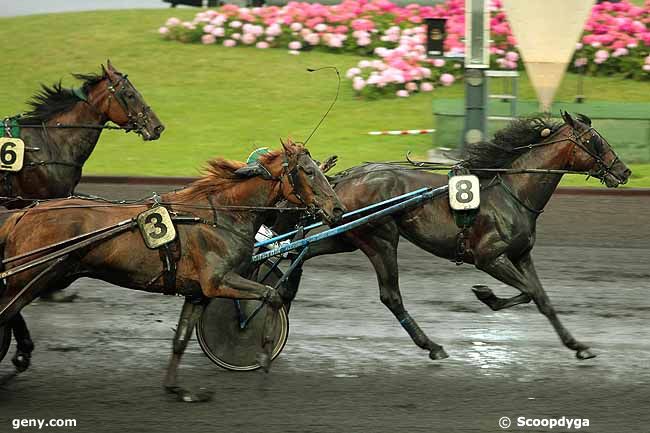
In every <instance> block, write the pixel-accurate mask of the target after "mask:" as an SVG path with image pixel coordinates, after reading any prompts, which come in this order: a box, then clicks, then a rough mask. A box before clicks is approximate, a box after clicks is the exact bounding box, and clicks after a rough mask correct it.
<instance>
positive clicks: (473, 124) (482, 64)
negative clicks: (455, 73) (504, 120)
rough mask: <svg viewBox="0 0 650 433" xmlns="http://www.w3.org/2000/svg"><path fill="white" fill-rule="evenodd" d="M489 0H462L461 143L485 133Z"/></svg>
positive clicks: (474, 140)
mask: <svg viewBox="0 0 650 433" xmlns="http://www.w3.org/2000/svg"><path fill="white" fill-rule="evenodd" d="M488 1H489V0H465V125H464V128H463V137H462V139H461V143H463V144H470V143H477V142H479V141H482V140H485V138H486V136H487V100H488V97H487V85H486V82H485V80H486V76H485V71H486V70H487V69H488V68H489V67H490V50H489V40H490V16H489V5H488Z"/></svg>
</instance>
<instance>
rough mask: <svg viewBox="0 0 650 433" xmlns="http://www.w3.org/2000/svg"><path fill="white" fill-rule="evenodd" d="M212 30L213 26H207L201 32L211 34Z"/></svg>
mask: <svg viewBox="0 0 650 433" xmlns="http://www.w3.org/2000/svg"><path fill="white" fill-rule="evenodd" d="M213 29H214V26H213V25H212V24H208V25H206V26H203V31H204V32H205V33H212V30H213Z"/></svg>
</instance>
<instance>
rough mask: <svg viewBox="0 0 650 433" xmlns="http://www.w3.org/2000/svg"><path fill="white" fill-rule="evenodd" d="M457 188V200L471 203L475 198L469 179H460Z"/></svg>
mask: <svg viewBox="0 0 650 433" xmlns="http://www.w3.org/2000/svg"><path fill="white" fill-rule="evenodd" d="M456 189H457V190H458V191H456V201H458V203H469V202H471V201H472V200H474V193H473V192H472V183H471V182H470V181H469V180H459V181H458V182H456ZM463 196H465V197H463Z"/></svg>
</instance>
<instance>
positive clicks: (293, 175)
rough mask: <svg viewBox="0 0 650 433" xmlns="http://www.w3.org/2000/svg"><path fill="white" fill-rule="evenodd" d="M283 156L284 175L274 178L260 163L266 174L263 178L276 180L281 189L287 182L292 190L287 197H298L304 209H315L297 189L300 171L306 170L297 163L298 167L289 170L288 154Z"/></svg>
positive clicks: (284, 153) (259, 164)
mask: <svg viewBox="0 0 650 433" xmlns="http://www.w3.org/2000/svg"><path fill="white" fill-rule="evenodd" d="M282 155H283V157H282V158H283V160H282V173H280V175H279V176H274V175H273V174H271V172H270V171H269V169H268V168H266V167H265V166H264V165H263V164H261V163H259V162H258V163H257V165H258V166H259V167H260V168H262V169H263V170H264V173H263V174H262V178H264V179H267V180H276V181H278V182H279V185H280V187H281V188H282V187H283V185H284V182H285V180H286V182H287V183H288V184H289V187H290V188H291V193H290V194H287V195H293V196H294V197H296V198H297V199H298V201H299V202H300V204H301V205H303V206H304V207H306V208H308V209H311V208H313V207H314V206H313V205H308V204H307V203H306V202H305V200H304V198H303V197H302V196H301V195H300V193H299V192H298V190H297V189H296V184H298V183H299V181H300V180H299V178H298V174H299V170H303V171H304V169H303V168H302V167H301V166H300V164H297V163H296V165H295V166H294V167H293V168H292V169H291V170H289V160H288V159H287V154H286V152H283V154H282Z"/></svg>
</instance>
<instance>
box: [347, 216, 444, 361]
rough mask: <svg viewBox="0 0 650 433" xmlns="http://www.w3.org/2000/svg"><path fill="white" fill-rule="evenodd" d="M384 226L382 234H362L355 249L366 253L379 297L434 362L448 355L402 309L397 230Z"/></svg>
mask: <svg viewBox="0 0 650 433" xmlns="http://www.w3.org/2000/svg"><path fill="white" fill-rule="evenodd" d="M384 228H385V230H383V231H382V234H381V236H382V237H379V236H363V238H357V243H358V246H359V248H360V249H361V251H363V252H364V254H365V255H366V256H368V259H369V260H370V263H372V266H373V267H374V268H375V272H376V274H377V282H378V283H379V298H380V299H381V302H382V303H383V304H384V305H385V306H386V307H388V309H389V310H390V311H391V312H392V313H393V315H394V316H395V317H396V318H397V320H398V321H399V323H400V324H401V325H402V327H403V328H404V329H405V330H406V332H407V333H408V334H409V336H410V337H411V339H412V340H413V342H414V343H415V344H416V345H417V346H418V347H420V348H422V349H424V350H428V351H429V358H431V359H432V360H434V361H435V360H441V359H445V358H448V357H449V355H447V352H445V349H443V347H442V346H440V345H439V344H436V343H434V342H433V341H431V339H429V337H428V336H427V335H426V334H425V333H424V331H422V329H421V328H420V326H419V325H418V324H417V323H416V321H415V320H414V319H413V318H412V317H411V315H410V314H409V313H408V311H406V309H405V308H404V304H403V302H402V294H401V293H400V290H399V270H398V265H397V244H398V242H399V232H398V231H397V228H396V227H394V224H390V225H389V224H386V225H385V226H384Z"/></svg>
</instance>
